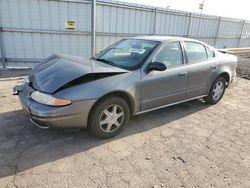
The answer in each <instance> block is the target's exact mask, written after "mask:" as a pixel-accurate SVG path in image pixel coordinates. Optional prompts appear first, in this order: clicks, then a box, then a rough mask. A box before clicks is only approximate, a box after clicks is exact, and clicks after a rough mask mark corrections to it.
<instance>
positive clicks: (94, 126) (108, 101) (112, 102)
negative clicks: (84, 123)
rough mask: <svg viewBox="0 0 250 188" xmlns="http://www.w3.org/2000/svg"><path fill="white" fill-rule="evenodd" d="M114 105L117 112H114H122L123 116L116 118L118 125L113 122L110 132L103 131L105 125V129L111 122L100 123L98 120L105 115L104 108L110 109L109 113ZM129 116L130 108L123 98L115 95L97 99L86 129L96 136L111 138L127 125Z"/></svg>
mask: <svg viewBox="0 0 250 188" xmlns="http://www.w3.org/2000/svg"><path fill="white" fill-rule="evenodd" d="M114 106H116V108H117V112H118V113H117V112H115V113H117V114H119V113H122V112H123V114H124V117H123V118H122V117H120V118H117V122H118V121H119V122H118V124H119V123H120V126H119V127H118V126H116V124H113V125H111V128H110V131H111V132H105V130H104V129H105V126H106V129H108V125H110V124H111V123H110V124H103V125H100V123H99V122H100V121H101V118H102V117H101V116H104V115H106V114H105V113H104V110H105V109H106V110H108V111H112V112H110V113H113V110H114ZM112 108H113V109H112ZM119 111H120V112H119ZM118 116H119V115H118ZM106 118H108V117H106ZM129 118H130V108H129V105H128V104H127V102H126V101H125V100H124V99H123V98H120V97H116V96H113V97H109V98H105V99H103V100H101V101H99V102H98V103H97V104H96V105H95V106H94V108H93V109H92V110H91V114H90V117H89V122H88V130H89V131H90V133H91V134H93V135H94V136H96V137H99V138H111V137H114V136H116V135H118V134H119V133H120V132H121V130H122V129H123V128H124V127H125V126H126V125H127V123H128V121H129ZM114 119H115V117H114ZM117 122H116V123H117ZM106 131H108V130H106Z"/></svg>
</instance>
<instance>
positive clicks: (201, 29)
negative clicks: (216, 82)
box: [0, 0, 250, 66]
mask: <svg viewBox="0 0 250 188" xmlns="http://www.w3.org/2000/svg"><path fill="white" fill-rule="evenodd" d="M96 13H97V15H96V51H99V50H101V49H103V48H104V47H106V46H108V45H109V44H111V43H113V42H115V41H117V40H119V39H121V38H122V37H127V36H135V35H145V34H148V35H150V34H157V35H177V36H185V37H191V38H196V39H199V40H201V41H204V42H206V43H208V44H210V45H212V46H215V47H217V48H222V47H224V46H226V47H246V46H250V22H248V21H243V20H239V19H231V18H223V17H216V16H209V15H200V14H196V13H189V12H183V11H176V10H168V9H162V8H157V9H156V8H155V7H150V6H142V5H134V4H129V3H121V2H115V1H98V2H97V7H96ZM69 20H73V21H75V22H76V29H75V30H70V31H69V30H65V28H64V23H65V21H69ZM0 28H1V32H0V35H1V37H0V42H1V50H0V54H1V57H5V60H6V61H7V63H6V64H7V65H8V66H33V65H34V62H37V60H39V59H42V58H44V57H47V56H49V55H51V54H52V53H64V54H70V55H78V56H87V57H89V56H90V54H91V35H90V34H91V1H89V0H0ZM2 60H3V59H2Z"/></svg>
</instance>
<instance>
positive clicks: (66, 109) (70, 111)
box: [18, 84, 96, 128]
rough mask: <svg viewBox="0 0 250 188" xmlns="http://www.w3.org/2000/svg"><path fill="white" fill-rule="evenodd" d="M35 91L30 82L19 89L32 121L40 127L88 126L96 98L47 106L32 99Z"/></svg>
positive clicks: (21, 100)
mask: <svg viewBox="0 0 250 188" xmlns="http://www.w3.org/2000/svg"><path fill="white" fill-rule="evenodd" d="M32 91H34V90H33V89H32V88H31V87H30V86H28V84H25V85H24V86H23V90H22V91H19V93H18V95H19V101H20V104H21V106H22V108H23V110H24V111H25V112H26V114H27V115H28V116H29V118H30V120H31V121H32V123H34V124H35V125H37V126H38V127H40V128H50V127H55V128H86V127H87V122H88V115H89V112H90V110H91V108H92V106H93V105H94V103H95V101H96V100H95V99H91V100H82V101H74V102H72V104H70V105H68V106H63V107H53V106H47V105H43V104H40V103H37V102H35V101H34V100H32V99H31V97H30V93H31V92H32Z"/></svg>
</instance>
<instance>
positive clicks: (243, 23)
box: [237, 20, 245, 48]
mask: <svg viewBox="0 0 250 188" xmlns="http://www.w3.org/2000/svg"><path fill="white" fill-rule="evenodd" d="M244 26H245V20H243V22H242V26H241V30H240V36H239V41H238V45H237V48H239V47H240V41H241V37H242V33H243V29H244Z"/></svg>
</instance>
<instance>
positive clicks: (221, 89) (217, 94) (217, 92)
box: [204, 77, 226, 104]
mask: <svg viewBox="0 0 250 188" xmlns="http://www.w3.org/2000/svg"><path fill="white" fill-rule="evenodd" d="M225 89H226V81H225V79H224V78H223V77H218V78H217V79H216V80H215V81H214V82H213V84H212V86H211V88H210V90H209V94H208V96H207V97H205V98H204V100H205V102H206V103H208V104H216V103H217V102H219V101H220V100H221V98H222V97H223V95H224V93H225Z"/></svg>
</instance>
